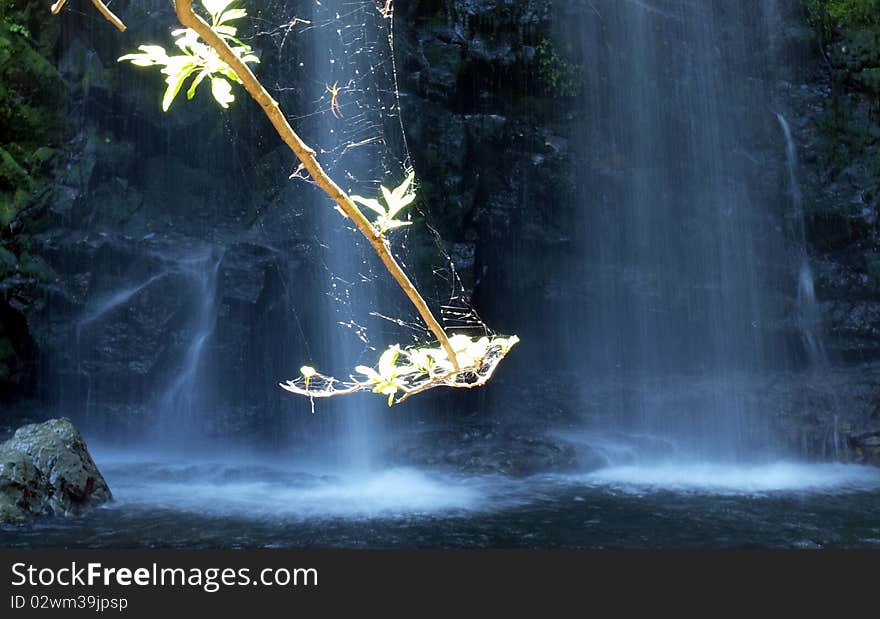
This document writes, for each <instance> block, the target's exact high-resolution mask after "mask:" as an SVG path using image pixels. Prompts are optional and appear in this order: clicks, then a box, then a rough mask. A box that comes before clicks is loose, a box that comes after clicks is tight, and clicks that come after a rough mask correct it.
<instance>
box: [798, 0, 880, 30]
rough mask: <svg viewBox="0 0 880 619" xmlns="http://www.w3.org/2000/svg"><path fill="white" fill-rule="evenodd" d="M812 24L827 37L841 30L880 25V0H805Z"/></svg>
mask: <svg viewBox="0 0 880 619" xmlns="http://www.w3.org/2000/svg"><path fill="white" fill-rule="evenodd" d="M804 5H805V7H806V10H807V17H808V19H809V22H810V24H811V25H812V26H813V27H815V28H816V29H818V30H819V31H820V32H822V34H823V35H824V36H825V37H826V38H831V37H832V36H833V35H834V34H835V33H836V32H839V31H841V30H853V29H858V28H870V27H878V26H880V0H804Z"/></svg>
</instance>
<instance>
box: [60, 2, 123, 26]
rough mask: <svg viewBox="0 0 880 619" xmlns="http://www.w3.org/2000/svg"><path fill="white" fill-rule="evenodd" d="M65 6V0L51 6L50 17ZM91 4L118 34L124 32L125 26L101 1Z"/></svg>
mask: <svg viewBox="0 0 880 619" xmlns="http://www.w3.org/2000/svg"><path fill="white" fill-rule="evenodd" d="M65 4H67V0H58V1H57V2H56V3H55V4H53V5H52V6H51V8H50V9H49V10H50V11H51V12H52V15H58V13H60V12H61V9H63V8H64V5H65ZM92 4H94V5H95V8H97V9H98V10H99V11H100V12H101V15H103V16H104V19H106V20H107V21H109V22H110V23H111V24H113V25H114V26H116V27H117V28H118V29H119V31H120V32H125V24H123V23H122V20H121V19H119V18H118V17H116V15H114V14H113V11H111V10H110V9H109V8H107V5H106V4H104V3H103V2H101V0H92Z"/></svg>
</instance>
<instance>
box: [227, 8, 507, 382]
mask: <svg viewBox="0 0 880 619" xmlns="http://www.w3.org/2000/svg"><path fill="white" fill-rule="evenodd" d="M238 4H241V3H238ZM244 6H246V3H245V4H244ZM247 8H248V9H249V13H250V15H249V19H250V20H251V25H252V32H253V35H252V38H251V39H250V41H249V42H250V43H251V44H252V45H253V47H254V48H255V49H257V50H259V51H260V52H261V53H262V58H263V60H262V62H261V65H260V66H259V67H258V69H257V75H258V77H259V78H260V79H261V81H262V82H263V84H264V86H266V88H267V89H268V90H269V91H270V93H271V94H272V96H273V97H274V98H275V99H276V100H277V101H278V102H279V103H280V104H281V108H282V110H284V112H285V113H286V114H287V117H288V120H289V122H290V124H291V126H293V128H294V130H296V131H297V132H298V133H299V134H300V135H301V136H302V137H303V139H304V140H305V142H306V143H307V144H309V145H310V146H311V147H312V148H314V149H315V150H316V151H317V153H318V161H319V162H320V163H321V165H322V167H323V168H324V169H325V171H326V172H327V173H328V174H329V176H330V177H331V178H332V179H333V180H334V181H335V182H336V183H337V184H339V185H340V187H342V189H343V190H345V191H346V192H347V193H349V194H350V195H351V194H358V195H362V196H366V197H378V196H379V195H380V185H383V184H384V185H385V186H387V187H390V188H393V187H395V186H397V185H398V184H400V183H401V182H402V181H403V179H404V178H405V177H406V176H407V174H408V173H410V172H411V171H413V167H415V173H416V185H415V187H416V193H417V196H418V181H419V177H418V162H417V161H416V162H414V161H413V160H412V156H411V154H410V150H409V146H408V144H407V139H406V132H405V118H406V113H407V112H406V109H405V108H404V109H402V105H401V102H402V100H404V99H405V97H402V95H401V92H400V85H399V79H400V76H399V74H398V70H397V64H396V59H395V21H394V6H393V3H392V2H388V1H387V0H297V1H294V2H270V3H268V4H267V5H264V6H263V7H262V8H260V9H253V8H250V7H247ZM287 173H288V176H289V179H288V180H286V181H285V180H284V177H283V176H282V177H281V182H286V183H287V187H286V188H285V191H284V195H285V196H287V200H288V201H295V202H296V204H295V205H291V204H283V205H282V206H281V208H297V209H302V210H303V211H304V213H305V214H304V217H306V218H307V220H308V222H309V225H310V228H311V230H312V231H313V239H312V241H313V243H312V244H313V245H315V246H317V247H320V248H321V251H319V252H317V253H316V254H315V256H314V260H313V262H314V263H315V264H316V265H317V272H316V274H315V277H316V281H317V287H318V288H319V289H320V290H321V291H324V294H325V298H324V300H323V302H321V303H319V307H320V309H319V311H318V312H317V314H318V315H319V316H322V317H323V318H321V319H318V320H317V321H316V320H308V319H306V318H304V317H302V316H293V317H292V318H293V319H294V320H295V321H296V322H297V324H298V325H299V326H300V328H301V334H302V337H303V338H304V342H303V343H304V344H305V348H306V350H307V352H308V356H309V357H310V358H309V359H303V360H301V361H302V362H303V363H310V362H313V363H315V364H316V365H317V366H318V367H319V368H320V369H321V370H322V372H327V373H332V375H338V376H343V377H348V376H349V374H350V373H351V372H352V371H353V368H354V367H355V365H357V364H365V365H369V366H372V365H374V364H375V363H376V360H377V359H378V353H379V352H381V351H382V350H385V349H386V348H387V347H388V346H389V345H392V344H396V343H399V344H401V345H402V346H419V345H425V344H428V343H431V342H433V341H434V340H435V338H434V336H433V335H432V334H431V333H430V331H429V330H428V329H427V327H426V326H425V325H424V323H423V322H422V321H421V319H420V318H419V317H418V315H417V314H416V312H415V310H414V309H413V308H412V306H411V305H410V304H409V302H408V301H407V300H406V298H405V297H404V295H403V294H402V292H401V291H400V290H399V289H398V288H397V285H396V283H395V282H394V281H393V279H392V278H391V276H390V275H389V274H388V273H387V272H386V271H385V269H384V267H383V266H382V265H381V263H380V262H379V260H378V259H377V258H376V257H375V255H374V254H373V251H372V249H371V248H370V246H369V244H368V243H367V242H366V240H365V239H363V237H362V236H361V234H360V232H359V231H357V229H356V228H355V227H354V225H353V224H352V222H350V221H349V220H348V219H345V218H344V217H342V216H341V215H340V213H338V212H337V211H336V210H334V203H333V202H332V201H331V200H330V199H329V198H328V197H326V196H325V195H324V194H323V193H322V192H321V191H320V190H319V189H318V188H317V187H315V186H314V183H313V181H312V180H311V179H310V178H309V177H308V175H307V174H306V173H305V171H304V170H303V169H302V168H301V167H298V166H297V165H296V163H294V164H292V167H291V168H290V169H289V170H287ZM408 210H409V213H408V215H406V216H405V217H404V218H405V219H411V220H412V222H413V225H412V226H409V227H406V228H402V229H398V230H395V231H393V232H391V233H390V242H391V248H392V252H393V253H394V255H395V257H396V258H397V259H398V261H399V262H400V264H401V265H402V266H403V268H404V269H405V271H406V272H407V274H408V275H409V277H410V278H411V279H412V281H413V283H414V284H415V285H416V287H417V289H418V290H419V291H420V293H421V294H422V295H423V297H425V299H426V301H428V304H429V306H430V307H431V309H432V311H434V313H435V315H437V316H438V319H440V320H441V322H442V323H443V325H444V326H445V327H446V328H447V330H449V331H450V332H453V333H467V334H468V335H472V336H476V335H491V333H490V331H489V329H488V328H487V327H486V325H485V324H484V323H483V321H482V320H481V319H480V317H479V316H478V315H477V313H476V311H475V310H474V308H473V307H472V306H471V304H470V298H469V294H468V292H467V290H466V289H465V287H464V286H463V285H462V280H461V278H460V276H459V273H458V271H457V268H456V264H455V260H454V259H453V257H452V256H451V255H450V251H449V247H450V246H448V245H447V243H445V242H444V240H443V239H442V238H441V236H440V234H439V233H438V232H437V230H436V228H435V227H434V226H433V225H432V221H431V220H432V217H431V215H430V213H428V212H427V210H426V208H425V204H424V203H423V202H422V201H420V200H419V198H418V197H417V199H416V202H415V203H414V205H413V206H411V207H410V208H409V209H408ZM368 215H369V213H368ZM292 311H295V310H292ZM327 316H330V317H332V318H331V319H329V320H328V319H327V318H326V317H327ZM322 321H323V322H324V323H325V324H321V322H322ZM328 331H329V332H328ZM492 369H493V370H494V366H493V368H492ZM279 378H280V377H279Z"/></svg>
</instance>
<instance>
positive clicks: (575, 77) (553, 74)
mask: <svg viewBox="0 0 880 619" xmlns="http://www.w3.org/2000/svg"><path fill="white" fill-rule="evenodd" d="M534 62H535V64H536V66H537V70H538V77H539V79H540V81H541V83H542V85H543V87H544V90H545V92H546V93H547V95H548V96H550V97H553V98H565V97H575V96H577V95H578V94H579V93H580V90H581V82H582V80H581V79H580V76H581V72H582V67H581V66H580V65H576V64H573V63H571V62H568V61H567V60H565V59H564V58H563V57H562V56H561V55H560V54H559V52H557V51H556V48H555V47H554V46H553V43H552V42H551V41H550V40H549V39H543V40H542V41H541V43H540V44H539V45H538V47H537V48H535V60H534Z"/></svg>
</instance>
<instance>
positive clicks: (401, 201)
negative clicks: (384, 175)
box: [351, 172, 416, 234]
mask: <svg viewBox="0 0 880 619" xmlns="http://www.w3.org/2000/svg"><path fill="white" fill-rule="evenodd" d="M414 178H415V173H412V172H411V173H410V174H409V176H407V177H406V179H404V181H403V182H402V183H401V184H400V185H399V186H398V187H396V188H395V189H388V188H387V187H386V186H385V185H381V186H380V188H381V190H382V197H383V199H384V200H385V206H382V203H380V202H379V200H377V199H375V198H364V197H363V196H356V195H353V196H351V199H352V200H354V201H355V202H357V203H358V204H362V205H363V206H366V207H367V208H368V209H370V210H371V211H373V212H374V213H376V215H377V217H376V220H375V221H374V222H373V225H374V226H375V227H376V230H378V231H379V234H385V233H386V232H388V231H389V230H393V229H395V228H401V227H403V226H409V225H410V224H412V222H411V221H402V220H400V219H397V215H398V214H400V212H401V211H403V209H404V208H406V207H407V206H409V205H410V204H411V203H412V201H413V200H415V199H416V192H415V190H414V189H413V188H412V187H413V179H414Z"/></svg>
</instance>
